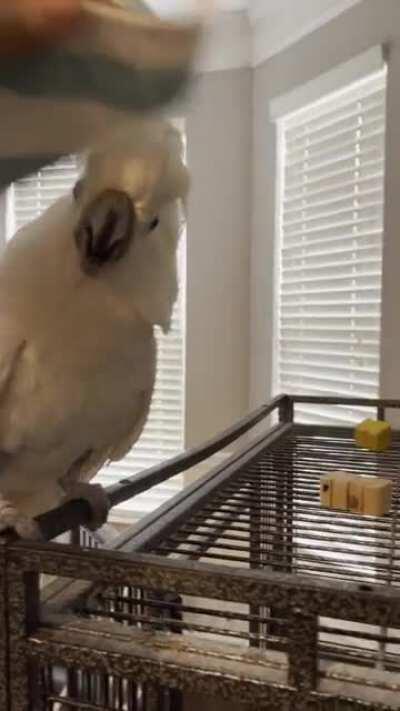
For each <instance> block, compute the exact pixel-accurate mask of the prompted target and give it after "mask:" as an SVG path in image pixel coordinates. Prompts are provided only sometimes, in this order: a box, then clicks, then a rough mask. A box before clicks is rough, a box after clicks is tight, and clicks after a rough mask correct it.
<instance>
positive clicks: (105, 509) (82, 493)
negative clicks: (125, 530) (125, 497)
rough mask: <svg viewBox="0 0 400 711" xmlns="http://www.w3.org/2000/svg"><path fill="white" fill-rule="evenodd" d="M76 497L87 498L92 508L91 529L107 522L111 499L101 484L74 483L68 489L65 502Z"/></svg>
mask: <svg viewBox="0 0 400 711" xmlns="http://www.w3.org/2000/svg"><path fill="white" fill-rule="evenodd" d="M76 499H85V501H87V502H88V504H89V506H90V508H91V511H92V517H91V520H90V522H89V524H88V528H89V529H90V530H91V531H95V530H96V529H97V528H101V527H102V526H104V524H105V523H107V519H108V514H109V511H110V501H109V499H108V496H107V494H106V492H105V490H104V489H103V487H102V486H100V484H85V483H82V482H78V483H76V484H72V485H71V486H69V487H68V489H67V492H66V496H65V498H64V503H65V502H66V501H75V500H76Z"/></svg>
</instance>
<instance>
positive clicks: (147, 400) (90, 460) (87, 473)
mask: <svg viewBox="0 0 400 711" xmlns="http://www.w3.org/2000/svg"><path fill="white" fill-rule="evenodd" d="M152 395H153V388H149V389H148V390H146V391H143V392H141V393H138V396H137V399H136V402H134V403H132V416H131V425H130V428H129V431H127V434H126V435H125V436H124V437H123V438H122V439H121V440H120V441H119V442H116V443H115V445H114V446H112V447H108V448H107V449H102V450H94V451H93V452H88V454H87V455H86V456H84V457H82V459H81V460H80V461H79V462H77V463H76V465H75V466H74V469H73V472H70V473H69V477H68V478H69V480H70V481H71V480H72V479H73V480H75V481H81V482H84V481H86V482H87V481H90V480H91V479H93V477H94V476H96V474H97V473H98V472H99V471H100V469H102V468H103V467H104V466H105V465H106V464H108V463H110V462H117V461H120V460H121V459H123V458H124V457H125V456H126V455H127V454H128V453H129V452H130V451H131V449H132V447H133V446H134V444H135V443H136V442H137V441H138V439H139V437H140V436H141V434H142V432H143V429H144V427H145V424H146V422H147V418H148V414H149V410H150V405H151V399H152Z"/></svg>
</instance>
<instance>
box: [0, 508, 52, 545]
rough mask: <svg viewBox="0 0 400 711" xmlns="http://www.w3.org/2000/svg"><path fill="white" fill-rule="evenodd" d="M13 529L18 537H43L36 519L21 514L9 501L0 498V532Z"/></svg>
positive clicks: (37, 539)
mask: <svg viewBox="0 0 400 711" xmlns="http://www.w3.org/2000/svg"><path fill="white" fill-rule="evenodd" d="M10 529H11V530H14V531H15V532H16V533H17V535H18V536H19V537H20V538H23V539H25V540H29V541H41V540H42V539H43V537H42V534H41V531H40V528H39V526H38V524H37V523H36V521H34V520H33V519H32V518H29V517H28V516H23V515H22V514H21V513H20V512H19V511H18V509H16V508H15V506H13V505H12V504H11V503H10V502H9V501H5V500H4V499H2V498H0V534H2V533H5V532H6V531H7V530H10Z"/></svg>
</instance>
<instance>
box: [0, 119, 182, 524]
mask: <svg viewBox="0 0 400 711" xmlns="http://www.w3.org/2000/svg"><path fill="white" fill-rule="evenodd" d="M187 187H188V180H187V173H186V169H185V167H184V164H183V161H182V146H181V141H180V138H179V135H178V134H177V132H176V131H174V129H172V128H171V127H170V126H169V125H167V124H166V123H164V122H157V121H151V122H150V121H145V120H143V121H142V122H140V121H136V122H135V123H134V124H133V125H132V126H125V127H124V129H123V130H121V131H120V132H118V134H117V135H116V136H115V138H114V139H113V141H112V142H110V144H109V145H106V146H102V147H101V149H98V150H96V151H94V152H93V154H92V155H91V156H89V159H88V162H87V169H86V172H85V174H84V176H83V179H82V183H81V185H80V186H79V189H77V190H76V191H75V196H73V195H67V196H65V197H64V198H62V199H61V200H60V201H58V202H57V203H56V204H55V205H54V206H53V207H51V208H50V209H49V210H48V211H47V212H46V213H45V214H44V215H42V216H41V217H40V218H39V219H37V220H36V221H35V222H33V223H32V224H31V225H29V226H27V227H25V228H23V229H22V230H21V231H20V232H19V233H18V234H17V235H16V237H15V238H14V239H13V240H12V241H11V242H10V243H9V245H8V247H7V249H6V250H5V252H4V254H3V256H2V258H1V260H0V333H1V339H0V496H1V497H3V498H4V499H6V500H7V501H9V502H11V504H12V505H13V506H15V507H16V508H18V510H19V511H20V512H22V514H24V515H26V516H33V515H37V514H39V513H41V512H43V511H45V510H47V509H48V508H50V507H52V506H54V505H56V504H57V503H58V502H59V501H60V500H61V497H62V494H63V491H62V488H63V487H64V489H66V490H68V488H69V486H70V485H73V483H74V482H76V481H77V480H81V481H88V480H90V479H91V478H92V477H93V476H94V474H95V473H96V472H97V471H98V470H99V469H100V468H101V467H102V465H103V464H104V463H105V462H107V461H108V460H116V459H119V458H121V457H123V456H124V455H125V454H126V453H127V452H128V451H129V450H130V449H131V447H132V446H133V444H134V443H135V442H136V440H137V439H138V438H139V436H140V434H141V432H142V430H143V427H144V425H145V423H146V419H147V416H148V412H149V408H150V403H151V397H152V392H153V387H154V380H155V372H156V344H155V338H154V332H153V331H154V326H155V325H160V326H161V327H162V328H164V329H165V330H168V327H169V323H170V320H171V314H172V309H173V306H174V302H175V299H176V295H177V276H176V250H177V243H178V237H179V232H180V221H181V218H180V206H179V203H180V201H184V200H185V197H186V192H187ZM1 527H2V523H1V506H0V530H1Z"/></svg>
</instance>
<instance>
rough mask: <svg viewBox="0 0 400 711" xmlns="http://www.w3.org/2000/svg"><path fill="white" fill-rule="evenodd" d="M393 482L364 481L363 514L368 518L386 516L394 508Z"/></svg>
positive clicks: (381, 480) (383, 480) (375, 479)
mask: <svg viewBox="0 0 400 711" xmlns="http://www.w3.org/2000/svg"><path fill="white" fill-rule="evenodd" d="M392 492H393V486H392V482H391V481H389V480H388V479H380V478H378V477H376V478H375V477H374V478H373V479H364V501H363V513H364V514H365V515H366V516H386V514H388V513H389V511H390V509H391V507H392Z"/></svg>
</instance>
